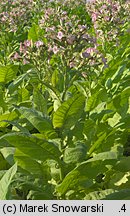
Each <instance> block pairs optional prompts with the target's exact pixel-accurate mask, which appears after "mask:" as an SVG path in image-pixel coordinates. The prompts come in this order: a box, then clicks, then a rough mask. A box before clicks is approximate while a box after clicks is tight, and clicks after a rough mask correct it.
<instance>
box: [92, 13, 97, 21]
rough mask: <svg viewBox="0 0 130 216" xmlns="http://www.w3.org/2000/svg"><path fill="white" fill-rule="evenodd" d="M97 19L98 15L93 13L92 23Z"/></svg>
mask: <svg viewBox="0 0 130 216" xmlns="http://www.w3.org/2000/svg"><path fill="white" fill-rule="evenodd" d="M97 18H98V13H96V12H93V13H92V21H93V22H95V21H96V20H97Z"/></svg>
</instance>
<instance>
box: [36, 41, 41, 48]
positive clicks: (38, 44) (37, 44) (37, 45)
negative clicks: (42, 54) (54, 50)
mask: <svg viewBox="0 0 130 216" xmlns="http://www.w3.org/2000/svg"><path fill="white" fill-rule="evenodd" d="M35 45H36V47H37V48H39V47H41V46H43V42H42V41H36V42H35Z"/></svg>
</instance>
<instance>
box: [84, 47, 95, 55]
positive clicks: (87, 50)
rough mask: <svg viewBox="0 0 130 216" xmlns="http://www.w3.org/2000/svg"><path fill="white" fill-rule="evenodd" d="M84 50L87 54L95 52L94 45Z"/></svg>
mask: <svg viewBox="0 0 130 216" xmlns="http://www.w3.org/2000/svg"><path fill="white" fill-rule="evenodd" d="M86 52H87V53H89V54H93V53H94V52H96V49H95V48H94V47H89V48H87V49H86Z"/></svg>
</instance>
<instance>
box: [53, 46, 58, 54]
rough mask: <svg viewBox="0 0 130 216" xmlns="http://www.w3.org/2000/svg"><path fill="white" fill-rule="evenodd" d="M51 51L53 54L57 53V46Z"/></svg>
mask: <svg viewBox="0 0 130 216" xmlns="http://www.w3.org/2000/svg"><path fill="white" fill-rule="evenodd" d="M52 50H53V53H54V54H56V53H58V51H59V49H58V47H57V46H54V47H53V49H52Z"/></svg>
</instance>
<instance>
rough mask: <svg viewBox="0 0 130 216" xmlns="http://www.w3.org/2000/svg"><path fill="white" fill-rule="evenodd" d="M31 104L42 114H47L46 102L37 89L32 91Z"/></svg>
mask: <svg viewBox="0 0 130 216" xmlns="http://www.w3.org/2000/svg"><path fill="white" fill-rule="evenodd" d="M33 102H34V106H35V107H36V109H37V110H38V111H40V112H42V113H44V114H47V101H46V100H45V98H44V96H43V95H42V94H41V92H40V91H39V90H37V89H34V91H33Z"/></svg>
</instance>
